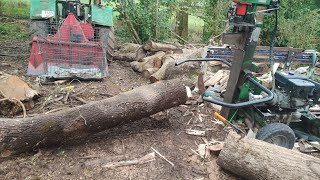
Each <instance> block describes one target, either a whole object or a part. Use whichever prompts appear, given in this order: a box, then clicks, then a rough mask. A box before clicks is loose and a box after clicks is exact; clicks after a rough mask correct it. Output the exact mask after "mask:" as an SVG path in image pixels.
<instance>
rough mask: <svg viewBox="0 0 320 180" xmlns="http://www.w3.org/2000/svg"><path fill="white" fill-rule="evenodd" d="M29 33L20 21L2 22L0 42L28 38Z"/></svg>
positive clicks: (0, 24)
mask: <svg viewBox="0 0 320 180" xmlns="http://www.w3.org/2000/svg"><path fill="white" fill-rule="evenodd" d="M29 36H30V35H29V33H28V31H27V30H26V29H25V27H23V25H21V24H19V23H0V42H7V41H15V40H27V39H28V38H29Z"/></svg>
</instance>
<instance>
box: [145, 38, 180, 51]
mask: <svg viewBox="0 0 320 180" xmlns="http://www.w3.org/2000/svg"><path fill="white" fill-rule="evenodd" d="M143 48H144V50H146V51H153V52H155V51H165V52H166V51H174V52H175V53H182V49H181V48H179V47H177V46H175V45H172V44H162V43H155V42H153V41H147V42H146V43H145V44H144V46H143Z"/></svg>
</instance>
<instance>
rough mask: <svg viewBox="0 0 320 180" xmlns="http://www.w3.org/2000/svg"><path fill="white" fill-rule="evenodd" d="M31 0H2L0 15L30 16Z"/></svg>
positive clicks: (26, 17)
mask: <svg viewBox="0 0 320 180" xmlns="http://www.w3.org/2000/svg"><path fill="white" fill-rule="evenodd" d="M29 9H30V2H29V1H28V0H1V1H0V16H6V17H13V18H23V19H28V18H29Z"/></svg>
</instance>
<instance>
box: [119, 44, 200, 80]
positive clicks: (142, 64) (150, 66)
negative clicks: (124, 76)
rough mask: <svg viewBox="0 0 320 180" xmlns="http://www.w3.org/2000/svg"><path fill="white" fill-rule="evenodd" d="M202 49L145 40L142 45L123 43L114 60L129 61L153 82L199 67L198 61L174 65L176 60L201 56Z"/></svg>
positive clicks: (171, 77) (136, 69)
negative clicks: (183, 47) (184, 47)
mask: <svg viewBox="0 0 320 180" xmlns="http://www.w3.org/2000/svg"><path fill="white" fill-rule="evenodd" d="M202 51H203V50H202V49H196V48H194V49H182V48H181V47H180V46H179V45H176V44H168V43H167V44H165V43H155V42H153V41H147V42H146V43H145V44H144V45H133V44H129V43H127V44H124V45H123V46H122V47H121V48H120V50H119V51H118V53H116V55H115V56H114V60H121V61H127V62H131V63H130V64H131V67H132V69H133V70H134V71H136V72H138V73H141V74H142V76H143V77H145V78H147V79H148V78H149V79H150V82H152V83H154V82H156V81H159V80H164V79H173V78H176V77H178V76H179V75H181V74H184V73H187V72H189V71H190V70H193V69H199V67H200V63H186V64H183V65H180V66H175V63H176V62H178V61H182V60H185V59H187V58H201V57H202Z"/></svg>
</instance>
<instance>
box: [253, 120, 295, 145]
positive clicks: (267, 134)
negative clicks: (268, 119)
mask: <svg viewBox="0 0 320 180" xmlns="http://www.w3.org/2000/svg"><path fill="white" fill-rule="evenodd" d="M256 139H259V140H262V141H265V142H268V143H271V144H275V145H278V146H281V147H285V148H288V149H292V148H293V146H294V142H295V135H294V132H293V130H292V129H291V128H290V127H289V126H287V125H285V124H282V123H272V124H268V125H266V126H264V127H262V128H261V129H259V131H258V132H257V135H256Z"/></svg>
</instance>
